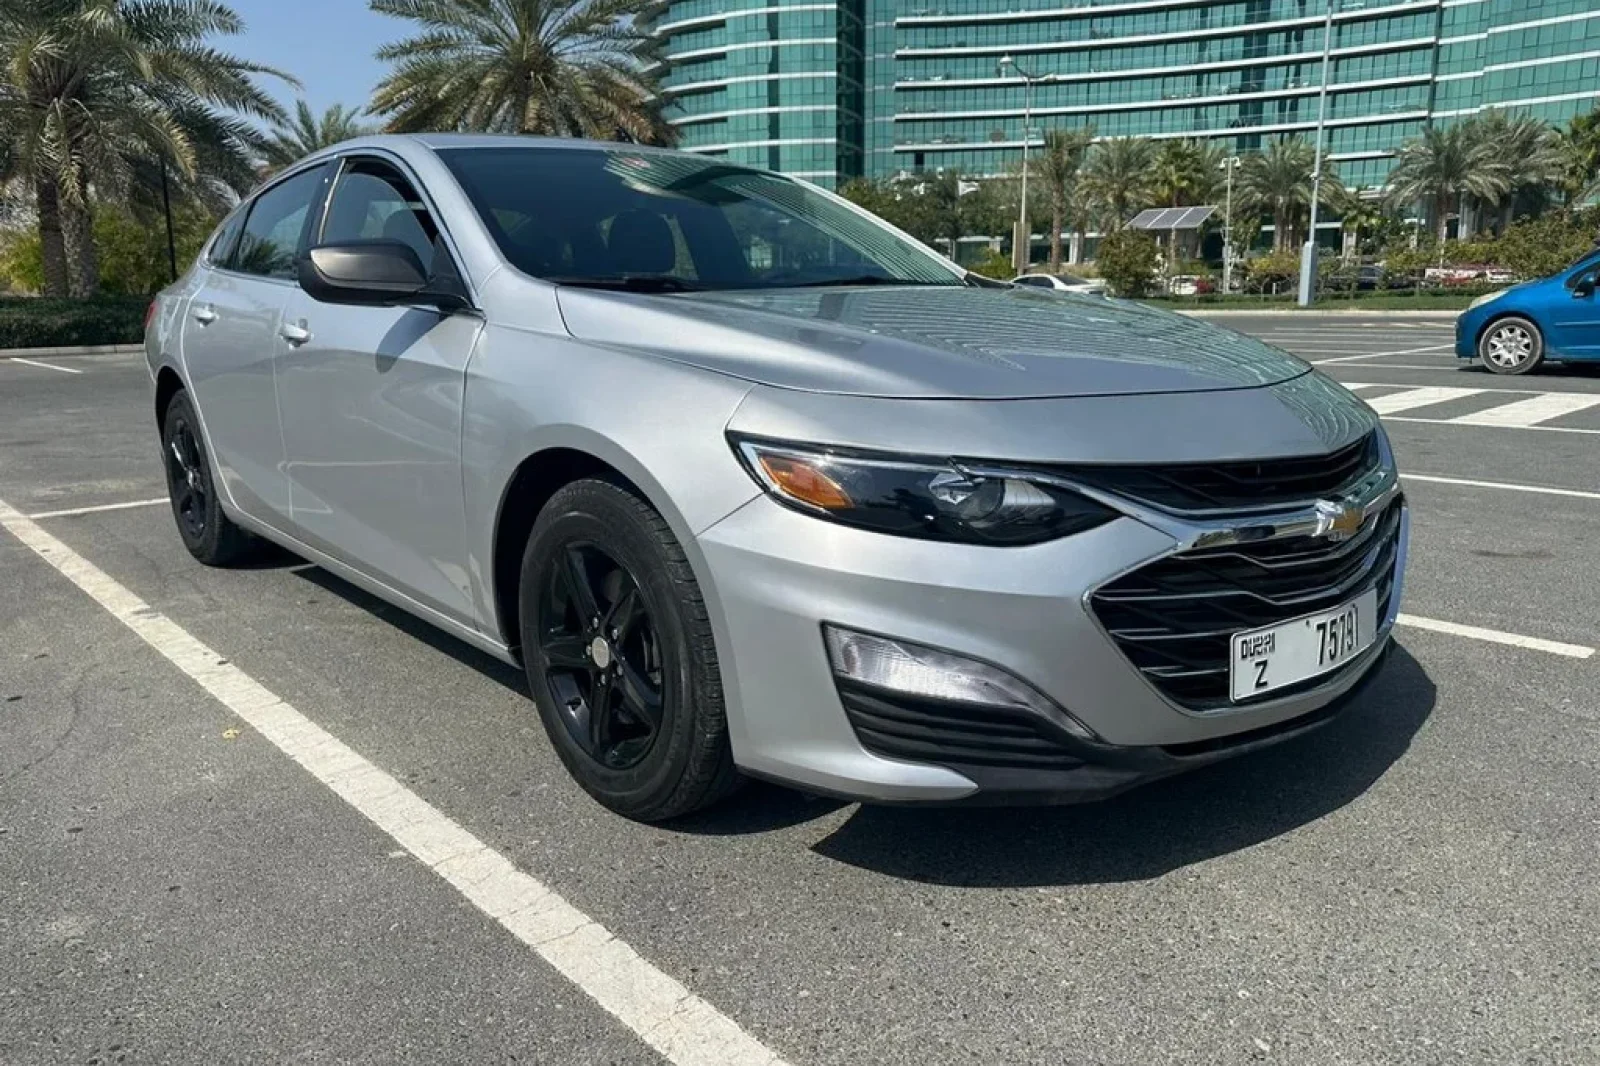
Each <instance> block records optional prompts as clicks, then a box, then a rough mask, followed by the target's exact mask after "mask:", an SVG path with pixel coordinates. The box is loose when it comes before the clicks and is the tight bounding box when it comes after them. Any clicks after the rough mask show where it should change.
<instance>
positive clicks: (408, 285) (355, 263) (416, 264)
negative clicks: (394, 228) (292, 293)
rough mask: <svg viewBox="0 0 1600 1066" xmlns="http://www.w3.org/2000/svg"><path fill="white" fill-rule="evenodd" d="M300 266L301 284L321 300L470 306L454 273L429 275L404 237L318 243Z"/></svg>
mask: <svg viewBox="0 0 1600 1066" xmlns="http://www.w3.org/2000/svg"><path fill="white" fill-rule="evenodd" d="M296 269H297V272H298V274H299V281H300V287H301V288H302V289H304V290H305V291H306V292H307V294H309V295H310V296H311V298H312V299H313V300H318V301H320V302H322V303H330V304H358V305H362V306H368V307H393V306H394V305H396V304H405V303H426V304H432V305H434V306H436V307H438V308H439V309H440V310H442V311H456V310H459V309H461V308H463V307H466V306H467V300H466V292H465V289H464V287H463V286H462V285H461V283H460V282H459V281H458V280H457V279H456V278H455V277H454V276H453V275H452V276H450V277H448V278H439V279H430V278H429V277H428V275H427V273H426V272H425V271H424V269H423V266H422V260H420V259H418V258H417V253H416V250H415V249H413V248H412V247H411V246H410V245H409V244H406V243H405V242H404V241H391V240H366V241H345V242H342V243H339V244H324V245H319V246H318V247H316V248H313V249H311V250H310V251H309V252H308V253H306V255H305V256H304V257H302V258H301V259H300V260H299V262H298V263H297V264H296Z"/></svg>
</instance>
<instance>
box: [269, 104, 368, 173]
mask: <svg viewBox="0 0 1600 1066" xmlns="http://www.w3.org/2000/svg"><path fill="white" fill-rule="evenodd" d="M370 132H371V130H370V129H369V128H368V127H367V126H364V125H363V124H362V123H361V112H360V110H359V109H357V108H347V107H345V106H343V105H342V104H334V105H333V106H332V107H330V108H328V109H327V110H326V111H324V112H323V113H322V115H321V116H320V117H318V116H317V115H315V114H313V113H312V110H311V106H310V105H309V104H307V103H306V102H305V101H304V100H298V101H296V102H295V105H294V118H293V119H291V120H289V121H287V122H280V123H278V124H277V125H276V126H275V127H274V128H273V130H272V132H271V133H270V134H269V135H268V137H267V140H266V145H265V152H264V154H265V156H266V161H267V165H268V166H270V167H272V168H273V169H277V168H279V167H286V166H288V165H289V164H290V163H293V162H294V161H295V160H297V159H303V158H304V157H306V156H308V155H310V154H311V153H312V152H315V151H319V150H321V149H323V148H328V147H331V146H332V145H335V144H338V143H339V142H340V141H348V140H350V139H351V138H352V137H360V136H362V135H364V134H366V133H370Z"/></svg>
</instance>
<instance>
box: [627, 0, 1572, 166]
mask: <svg viewBox="0 0 1600 1066" xmlns="http://www.w3.org/2000/svg"><path fill="white" fill-rule="evenodd" d="M1335 2H1336V4H1337V5H1338V7H1339V8H1340V10H1338V11H1337V12H1336V14H1335V15H1334V22H1333V26H1334V29H1333V50H1332V55H1333V60H1332V67H1331V77H1330V86H1331V88H1330V93H1329V97H1328V129H1329V134H1328V136H1329V142H1328V143H1329V146H1330V150H1331V151H1332V154H1333V158H1334V159H1335V160H1336V161H1337V162H1338V164H1339V169H1340V173H1341V176H1342V177H1343V178H1344V180H1345V181H1346V182H1347V183H1348V184H1350V185H1358V186H1377V185H1381V184H1383V182H1384V180H1385V178H1386V177H1387V175H1388V172H1389V168H1390V166H1391V165H1392V156H1393V153H1394V151H1395V149H1396V148H1398V147H1399V146H1400V144H1401V143H1402V142H1404V141H1405V140H1406V139H1407V138H1408V137H1413V136H1416V135H1417V133H1419V132H1420V131H1421V129H1422V127H1423V125H1424V124H1425V123H1427V122H1428V121H1429V120H1430V119H1433V120H1442V121H1449V120H1453V119H1458V118H1460V117H1462V116H1464V115H1470V114H1473V113H1476V112H1477V111H1479V110H1481V109H1483V108H1487V107H1502V106H1503V107H1511V108H1515V109H1518V110H1521V111H1526V112H1529V113H1532V114H1535V115H1538V116H1539V117H1540V118H1544V119H1547V120H1549V121H1551V122H1556V123H1560V122H1564V121H1565V120H1567V119H1568V118H1570V117H1572V116H1573V115H1577V114H1580V113H1582V112H1586V111H1588V110H1590V109H1591V108H1593V107H1595V106H1596V104H1600V0H1335ZM1326 11H1327V2H1326V0H832V2H827V0H663V3H661V4H660V5H659V6H658V7H657V8H656V9H655V10H654V13H653V14H652V15H651V16H650V20H651V25H652V26H653V28H654V29H655V31H656V32H657V33H659V34H660V35H661V36H662V37H663V39H664V41H663V43H664V48H663V52H664V54H665V57H666V58H665V60H664V63H665V66H664V68H663V70H662V75H663V84H664V86H665V87H666V89H667V92H668V94H669V98H670V105H669V109H668V117H669V119H670V120H671V121H672V122H673V124H674V125H676V126H677V127H678V130H679V133H680V136H681V138H682V146H683V147H684V148H686V149H688V150H690V151H695V152H703V153H706V154H710V155H719V156H725V157H727V158H728V159H730V160H733V161H737V162H741V163H751V164H755V165H758V166H765V167H770V168H772V169H775V170H781V171H784V172H787V173H793V174H799V175H803V176H805V177H807V178H811V179H812V180H815V181H818V182H820V183H822V184H825V185H837V184H840V183H842V182H843V181H845V180H848V179H849V178H851V177H854V176H857V175H862V174H865V175H867V176H872V177H881V176H885V175H890V174H896V173H899V172H901V171H908V170H919V169H941V168H955V169H957V170H959V171H961V172H963V173H971V174H979V175H984V174H999V173H1002V172H1004V171H1006V170H1007V169H1008V168H1009V167H1010V166H1011V165H1012V164H1014V163H1015V161H1016V159H1017V156H1018V154H1019V153H1020V150H1021V146H1022V125H1023V104H1024V89H1023V83H1022V80H1021V79H1020V78H1019V77H1018V76H1017V75H1016V73H1015V72H1005V73H1002V72H1001V71H1000V70H999V69H998V68H997V64H998V62H999V60H1000V58H1001V57H1002V56H1005V55H1010V56H1012V57H1013V59H1014V60H1015V62H1016V64H1017V65H1019V66H1020V67H1022V68H1025V69H1026V70H1027V71H1028V72H1029V73H1030V74H1033V75H1036V76H1048V77H1049V78H1050V80H1049V81H1048V82H1044V83H1035V85H1034V89H1033V114H1034V121H1033V126H1034V128H1033V139H1034V141H1035V142H1037V141H1038V139H1039V137H1040V135H1041V131H1042V130H1044V129H1050V128H1053V127H1063V126H1079V125H1084V124H1093V125H1094V127H1095V128H1096V130H1097V132H1098V133H1099V134H1100V136H1102V137H1122V136H1147V137H1158V138H1165V137H1200V138H1204V139H1206V140H1211V141H1217V142H1220V143H1223V144H1226V145H1228V146H1230V147H1231V148H1232V149H1234V150H1236V151H1250V150H1252V149H1255V148H1259V147H1260V146H1261V144H1262V143H1263V141H1264V140H1266V139H1268V138H1270V137H1272V136H1275V135H1279V134H1294V133H1299V134H1302V135H1306V136H1310V134H1311V133H1312V131H1313V130H1314V129H1315V126H1316V121H1317V96H1318V90H1319V86H1320V84H1321V74H1322V51H1323V26H1324V18H1325V14H1326Z"/></svg>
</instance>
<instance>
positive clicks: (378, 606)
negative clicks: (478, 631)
mask: <svg viewBox="0 0 1600 1066" xmlns="http://www.w3.org/2000/svg"><path fill="white" fill-rule="evenodd" d="M286 554H287V553H286ZM291 558H292V559H293V561H294V562H295V563H299V564H301V565H296V566H291V567H290V573H292V574H294V576H296V577H298V578H300V579H301V580H303V581H308V582H310V583H311V584H313V585H315V586H317V587H318V588H320V589H322V590H323V591H324V592H327V593H328V594H329V595H332V596H338V597H339V598H340V599H342V600H344V601H345V602H347V603H350V604H352V605H354V606H356V607H359V608H361V609H362V610H363V611H366V612H367V613H368V614H370V615H372V616H373V617H374V618H377V619H380V620H381V621H383V622H385V623H387V624H388V625H391V626H393V627H394V628H396V629H398V630H400V631H402V632H404V633H405V634H406V635H407V636H410V637H413V638H415V639H416V640H419V641H421V642H422V643H424V644H426V645H427V646H428V647H430V648H432V649H434V650H435V651H437V652H440V653H442V654H444V655H448V656H450V657H451V658H452V659H454V660H456V661H457V662H459V663H461V664H462V665H463V666H468V667H471V668H472V669H474V670H476V671H478V673H480V674H482V675H484V676H485V677H487V678H491V679H492V680H495V681H498V682H499V683H500V684H502V685H504V686H505V687H506V688H508V689H510V690H511V691H513V692H516V693H517V694H519V695H521V696H524V697H526V696H527V695H528V683H527V678H526V675H524V674H523V672H522V671H521V670H519V669H518V668H517V667H515V666H511V665H510V664H508V663H503V662H501V661H500V660H499V659H496V658H495V657H494V656H492V655H490V654H488V653H487V652H482V651H479V650H478V649H477V648H474V647H473V646H472V645H471V644H468V643H466V642H465V641H462V640H458V639H457V638H455V637H453V636H451V635H450V634H449V633H446V632H445V631H444V630H442V629H439V628H437V627H436V626H434V625H432V624H431V623H428V622H424V621H423V620H422V619H420V618H417V617H416V616H415V615H412V614H410V613H409V612H407V611H403V610H401V609H400V608H398V607H395V606H392V605H391V604H389V603H386V602H385V601H383V600H380V599H379V598H378V597H376V596H374V595H372V594H371V593H370V592H367V591H366V590H365V589H362V588H358V587H357V586H355V585H352V584H351V583H350V582H348V581H346V580H345V579H344V578H342V577H340V576H338V575H337V574H334V573H331V572H329V571H327V570H324V569H323V568H322V567H320V566H317V565H316V564H315V563H307V562H304V561H303V560H300V559H298V558H294V557H291Z"/></svg>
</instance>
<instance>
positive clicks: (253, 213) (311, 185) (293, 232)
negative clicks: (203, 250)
mask: <svg viewBox="0 0 1600 1066" xmlns="http://www.w3.org/2000/svg"><path fill="white" fill-rule="evenodd" d="M326 169H327V168H326V167H314V168H312V169H311V170H307V171H303V172H301V173H299V174H296V175H295V176H294V177H292V178H289V179H288V180H286V181H283V182H281V183H279V184H277V185H274V186H273V187H272V188H270V189H268V190H267V191H266V192H264V193H262V194H261V195H260V196H258V197H256V201H255V203H254V204H252V205H251V207H250V215H249V217H248V218H247V219H246V220H245V224H244V232H243V233H242V234H241V235H240V238H239V246H238V248H237V249H235V250H234V252H233V254H232V255H231V256H230V257H229V259H228V267H229V269H232V270H237V271H239V272H240V273H244V274H255V275H257V276H260V277H266V278H285V279H292V278H293V277H294V260H295V256H296V255H297V254H298V253H299V250H300V239H301V236H302V235H303V234H304V233H305V229H306V219H307V217H308V216H309V215H310V213H311V204H312V201H313V200H315V199H316V198H317V193H318V192H319V191H320V189H321V187H322V179H323V176H324V174H323V172H324V171H325V170H326Z"/></svg>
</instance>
